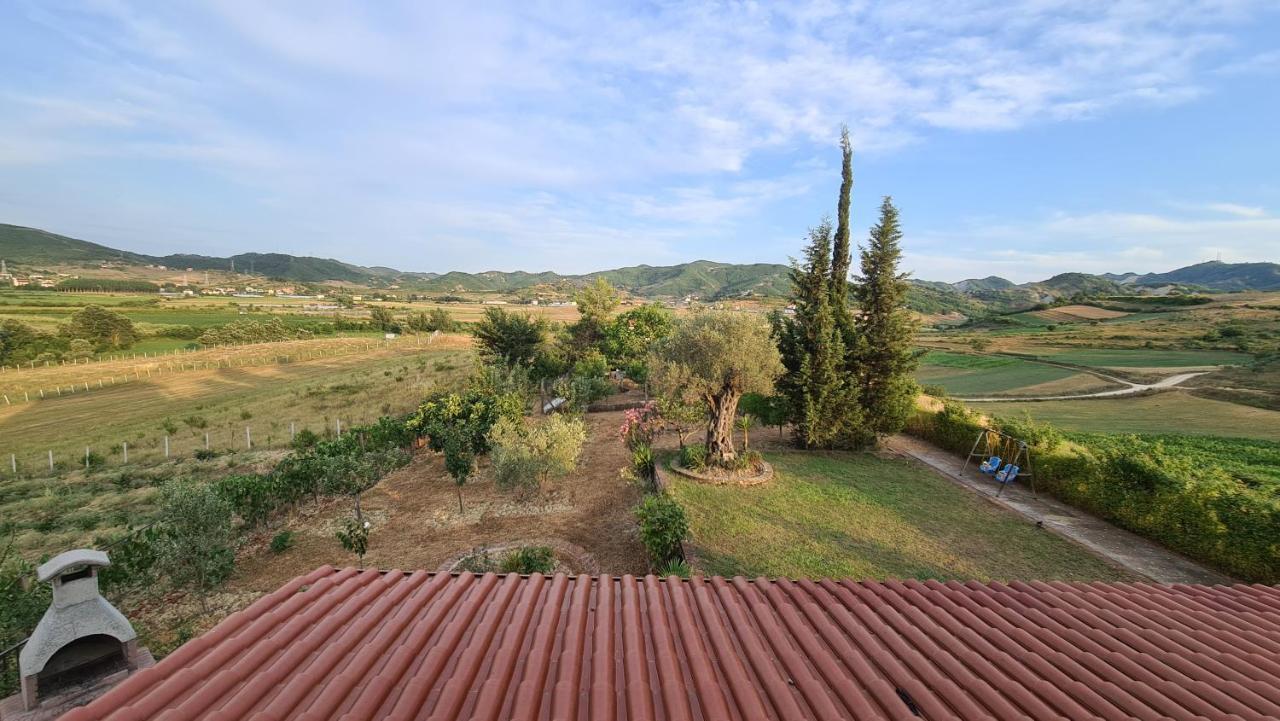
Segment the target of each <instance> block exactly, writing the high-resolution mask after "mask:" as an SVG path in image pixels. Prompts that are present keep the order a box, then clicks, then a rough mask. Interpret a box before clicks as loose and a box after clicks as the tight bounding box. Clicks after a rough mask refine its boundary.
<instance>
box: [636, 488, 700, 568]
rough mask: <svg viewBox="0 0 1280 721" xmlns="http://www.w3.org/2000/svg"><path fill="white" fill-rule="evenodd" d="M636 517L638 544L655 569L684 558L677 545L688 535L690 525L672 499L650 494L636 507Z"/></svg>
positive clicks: (664, 495)
mask: <svg viewBox="0 0 1280 721" xmlns="http://www.w3.org/2000/svg"><path fill="white" fill-rule="evenodd" d="M635 515H636V520H637V521H639V524H640V541H641V542H642V543H644V547H645V548H646V549H647V550H648V551H649V558H650V560H651V561H652V562H653V563H654V564H655V565H656V566H659V567H660V566H662V565H663V564H665V563H666V562H668V561H671V560H673V559H677V558H680V557H682V556H683V554H682V552H681V549H680V543H681V542H682V541H683V540H684V539H685V537H686V536H688V535H689V522H688V520H687V519H686V518H685V515H684V509H683V508H681V507H680V504H679V503H677V502H676V500H675V499H674V498H671V497H670V496H668V495H666V494H658V493H652V494H649V495H647V496H645V498H644V500H643V501H641V503H640V505H638V506H636V508H635Z"/></svg>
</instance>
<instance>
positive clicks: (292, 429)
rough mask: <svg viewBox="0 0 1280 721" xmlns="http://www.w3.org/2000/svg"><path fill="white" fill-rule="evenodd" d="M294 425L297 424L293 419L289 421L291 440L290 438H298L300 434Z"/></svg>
mask: <svg viewBox="0 0 1280 721" xmlns="http://www.w3.org/2000/svg"><path fill="white" fill-rule="evenodd" d="M294 425H295V424H294V422H293V421H289V440H290V441H292V440H293V439H294V438H297V436H298V431H297V429H296V428H295V427H294Z"/></svg>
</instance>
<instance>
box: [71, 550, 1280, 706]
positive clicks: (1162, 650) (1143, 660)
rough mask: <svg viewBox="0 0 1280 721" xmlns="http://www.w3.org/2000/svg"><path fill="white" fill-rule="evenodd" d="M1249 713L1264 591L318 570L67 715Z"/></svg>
mask: <svg viewBox="0 0 1280 721" xmlns="http://www.w3.org/2000/svg"><path fill="white" fill-rule="evenodd" d="M916 716H918V717H921V718H925V719H932V720H941V719H1027V718H1034V719H1129V718H1139V719H1163V718H1174V719H1268V718H1277V717H1280V589H1277V588H1273V587H1265V586H1230V587H1227V586H1214V587H1204V586H1157V585H1148V584H1073V583H1038V582H1036V583H1008V584H1004V583H989V584H983V583H975V582H970V583H957V582H949V583H940V582H937V581H925V582H918V581H887V582H855V581H831V580H823V581H808V580H801V581H788V580H776V581H768V580H764V579H757V580H747V579H743V578H734V579H723V578H705V579H704V578H695V579H693V580H691V581H680V580H679V579H666V580H663V579H658V578H654V577H652V576H650V577H646V578H643V579H637V578H634V577H631V576H623V577H621V578H611V577H599V578H591V577H588V576H578V577H566V576H554V577H544V576H541V575H537V574H535V575H533V576H529V577H520V576H515V575H510V576H496V575H492V574H490V575H485V576H475V575H471V574H461V575H457V576H453V575H448V574H431V573H424V572H417V573H405V572H401V571H387V572H378V571H357V570H355V569H350V568H348V569H333V568H330V567H324V568H320V569H317V570H316V571H314V572H312V573H310V574H308V575H306V576H304V577H301V578H298V579H295V580H294V581H292V582H290V583H289V584H286V585H285V586H284V587H283V588H281V589H280V590H278V591H276V592H274V593H272V594H269V595H267V596H264V597H263V598H261V599H259V600H258V601H257V602H256V603H254V604H253V605H252V606H250V607H249V608H247V609H245V610H243V611H241V612H239V613H236V614H233V615H232V616H230V617H228V618H227V619H226V620H224V621H223V622H222V623H220V624H219V625H218V626H217V627H215V628H214V629H213V630H211V631H209V632H208V633H206V634H205V635H203V636H201V637H199V638H197V639H194V640H192V641H190V642H189V643H187V644H186V645H184V646H183V647H182V648H180V649H178V650H177V651H175V652H174V653H173V654H171V655H170V656H169V657H167V658H166V659H164V660H163V661H161V662H160V663H159V664H157V665H156V666H155V667H153V668H150V669H147V670H144V671H141V672H139V673H138V674H136V675H134V676H132V677H131V678H129V679H128V680H126V681H125V682H124V683H122V684H120V685H119V686H117V687H116V688H115V689H113V690H112V691H111V692H109V693H108V694H106V695H104V696H102V697H101V698H99V699H97V700H96V701H94V702H93V703H91V704H90V705H88V706H85V707H83V708H80V709H76V710H74V711H72V712H70V713H68V714H67V715H65V716H64V717H63V718H64V719H65V721H85V720H87V719H110V720H111V721H131V720H142V719H155V720H156V721H195V720H196V719H201V720H206V719H207V720H211V721H212V720H217V721H233V720H235V721H239V720H241V719H245V720H249V721H276V720H282V719H302V720H304V721H320V720H322V719H334V720H340V721H363V720H365V719H380V720H381V719H388V720H395V721H408V720H410V719H484V720H489V721H493V720H496V719H529V720H534V719H538V720H542V719H568V720H575V721H581V720H586V719H591V720H593V721H637V720H639V719H663V720H666V719H670V720H672V721H705V720H710V719H717V720H718V719H735V720H747V719H751V720H754V719H903V718H913V717H916Z"/></svg>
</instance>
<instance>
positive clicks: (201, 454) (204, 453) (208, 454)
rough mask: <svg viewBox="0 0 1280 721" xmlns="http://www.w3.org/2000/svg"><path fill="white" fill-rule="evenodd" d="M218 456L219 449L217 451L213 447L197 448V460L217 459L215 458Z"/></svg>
mask: <svg viewBox="0 0 1280 721" xmlns="http://www.w3.org/2000/svg"><path fill="white" fill-rule="evenodd" d="M217 457H218V452H217V451H215V450H214V449H212V448H197V449H196V460H197V461H211V460H213V459H215V458H217Z"/></svg>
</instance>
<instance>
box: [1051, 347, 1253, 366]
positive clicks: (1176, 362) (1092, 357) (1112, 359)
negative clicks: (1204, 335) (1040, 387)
mask: <svg viewBox="0 0 1280 721" xmlns="http://www.w3.org/2000/svg"><path fill="white" fill-rule="evenodd" d="M1044 355H1045V357H1046V358H1049V359H1051V360H1055V361H1062V362H1064V363H1075V364H1077V365H1085V366H1099V367H1111V368H1180V367H1195V366H1212V365H1232V364H1236V365H1238V364H1243V363H1247V362H1248V361H1249V360H1250V357H1249V356H1248V355H1245V354H1244V353H1233V352H1231V351H1222V350H1156V349H1132V350H1130V349H1123V348H1112V349H1107V348H1081V349H1078V350H1063V351H1057V352H1047V353H1045V354H1044Z"/></svg>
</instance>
